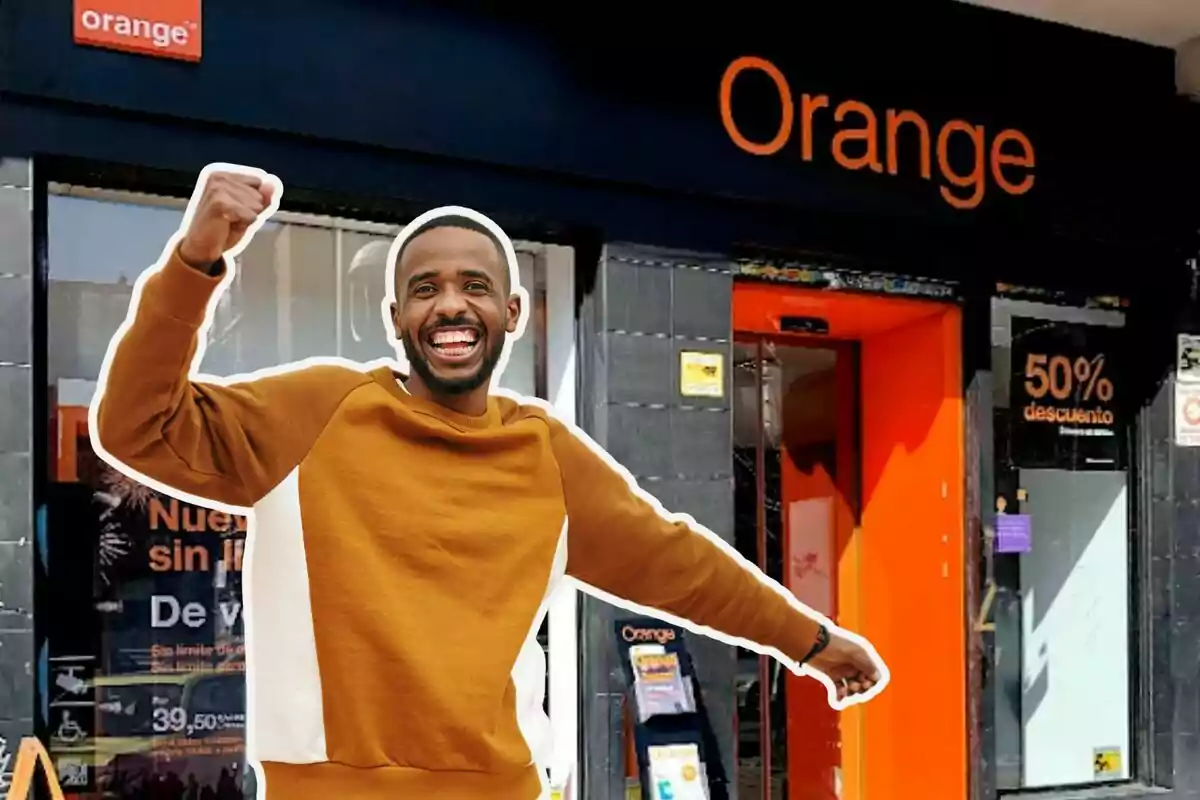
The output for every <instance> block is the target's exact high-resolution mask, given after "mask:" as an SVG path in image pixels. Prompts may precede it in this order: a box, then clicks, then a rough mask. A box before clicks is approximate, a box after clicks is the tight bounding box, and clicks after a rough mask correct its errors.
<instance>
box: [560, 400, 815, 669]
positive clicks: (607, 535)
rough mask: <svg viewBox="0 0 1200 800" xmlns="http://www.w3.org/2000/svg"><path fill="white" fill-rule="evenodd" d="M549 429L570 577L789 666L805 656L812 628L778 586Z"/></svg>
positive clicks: (624, 475) (570, 438) (580, 441)
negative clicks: (774, 655) (783, 659)
mask: <svg viewBox="0 0 1200 800" xmlns="http://www.w3.org/2000/svg"><path fill="white" fill-rule="evenodd" d="M552 428H553V433H552V441H553V446H554V452H555V457H556V459H557V461H558V463H559V469H560V471H561V473H562V479H563V489H564V494H565V495H566V504H567V574H568V575H570V576H571V577H573V578H575V579H576V580H578V581H581V582H582V583H585V584H587V585H589V586H591V587H593V588H596V589H599V590H601V591H603V592H605V593H607V594H610V595H614V596H615V597H617V598H620V599H624V600H629V601H632V602H634V603H637V604H638V605H642V606H647V607H649V608H653V609H655V610H657V611H660V612H666V613H667V614H670V615H672V616H675V617H678V618H681V619H685V620H688V621H690V622H693V623H696V624H699V625H703V626H705V627H707V628H709V629H712V630H715V631H717V632H719V633H723V634H725V635H727V636H734V637H738V638H741V639H747V640H749V641H751V642H754V643H756V644H758V645H760V646H764V647H773V648H775V649H777V650H779V651H780V652H781V653H783V655H785V656H787V657H789V658H791V659H794V660H797V661H799V660H800V659H802V658H804V657H805V656H807V655H808V653H809V651H810V650H811V648H812V646H813V645H814V644H815V643H816V638H817V631H818V628H819V623H818V622H817V621H816V620H815V619H814V618H813V617H811V616H809V615H807V614H806V613H805V612H804V611H803V610H802V609H803V608H804V607H803V606H802V605H801V604H800V603H799V601H797V600H795V599H794V598H792V596H791V594H790V593H789V592H788V591H787V590H786V589H785V588H783V587H782V586H781V585H779V584H778V583H776V582H775V581H770V580H768V579H767V578H766V577H765V576H764V575H763V574H762V572H761V571H759V570H758V569H757V568H756V567H754V566H753V565H752V564H750V563H749V562H747V561H745V560H743V559H741V558H740V557H739V556H737V554H736V551H734V550H733V549H732V547H730V548H729V549H726V548H724V547H722V546H720V545H718V544H717V543H716V542H714V541H713V540H712V539H710V538H709V537H708V536H706V535H705V534H703V533H700V532H699V531H698V530H694V529H693V528H692V527H691V526H689V525H688V524H686V523H684V522H681V521H672V520H671V519H670V518H669V516H668V515H667V512H665V511H663V510H662V508H661V506H659V505H658V504H657V503H656V502H654V501H653V500H652V499H651V498H650V497H649V496H648V495H645V494H643V493H641V492H640V491H638V490H637V489H636V488H635V486H636V484H635V483H634V480H633V478H632V477H631V476H629V474H628V472H626V471H625V470H624V469H623V468H620V467H619V466H617V465H616V462H615V461H612V460H611V459H610V458H608V457H607V456H605V455H602V452H603V451H601V450H600V447H599V445H596V444H595V443H594V442H592V441H591V440H590V439H588V438H587V437H586V436H585V435H583V434H577V433H575V432H574V431H572V430H570V429H569V428H568V427H567V426H565V425H562V424H561V423H558V422H556V421H555V422H553V423H552ZM593 448H595V449H593ZM610 462H611V463H610Z"/></svg>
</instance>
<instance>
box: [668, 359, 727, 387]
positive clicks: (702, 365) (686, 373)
mask: <svg viewBox="0 0 1200 800" xmlns="http://www.w3.org/2000/svg"><path fill="white" fill-rule="evenodd" d="M679 393H680V394H681V395H683V396H684V397H724V396H725V355H724V353H712V352H708V353H706V352H701V351H699V350H684V351H683V352H681V353H680V354H679Z"/></svg>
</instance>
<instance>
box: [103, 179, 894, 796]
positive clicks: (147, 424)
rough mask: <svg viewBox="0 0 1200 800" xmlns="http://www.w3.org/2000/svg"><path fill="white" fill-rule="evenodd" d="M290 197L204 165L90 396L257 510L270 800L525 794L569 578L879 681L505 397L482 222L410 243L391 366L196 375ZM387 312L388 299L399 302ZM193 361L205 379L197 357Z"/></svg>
mask: <svg viewBox="0 0 1200 800" xmlns="http://www.w3.org/2000/svg"><path fill="white" fill-rule="evenodd" d="M280 191H281V187H280V186H279V185H278V182H277V181H276V180H274V179H272V178H270V176H266V175H264V174H263V173H260V172H256V171H253V170H249V169H246V168H227V169H226V170H225V171H216V170H212V169H210V170H206V172H205V174H203V175H202V176H201V180H200V182H199V184H198V186H197V192H196V194H195V195H194V197H193V200H192V203H191V205H190V206H189V208H188V212H187V214H186V215H185V218H184V220H185V221H184V225H183V228H182V229H181V231H180V233H179V234H177V235H176V237H175V238H174V239H172V241H171V242H169V243H168V245H167V247H166V248H165V250H164V255H163V259H162V261H161V263H160V265H159V266H157V267H155V268H153V269H151V270H149V271H147V273H146V274H144V275H143V276H142V277H141V278H139V280H138V283H137V285H136V287H135V291H134V300H133V303H132V306H131V311H130V315H129V318H128V319H127V321H126V323H125V325H123V326H122V328H121V330H120V331H119V332H118V334H117V336H116V337H115V338H114V341H113V344H112V346H111V347H110V349H109V354H108V356H107V358H106V359H105V363H104V366H103V368H102V370H101V377H100V386H99V390H98V391H97V397H96V400H95V401H94V403H93V408H92V426H91V430H92V434H93V444H94V446H95V447H96V450H97V452H98V453H99V454H100V455H101V456H102V457H103V458H104V459H105V460H106V461H108V462H109V463H110V464H112V465H113V466H114V467H116V468H117V469H120V470H121V471H123V472H125V473H126V474H127V475H129V476H130V477H132V478H134V479H136V480H140V481H142V482H144V483H147V484H149V485H150V486H152V487H154V488H156V489H159V490H161V491H164V492H168V493H170V494H174V495H175V496H177V497H180V498H181V499H183V500H189V501H192V502H198V503H202V504H204V505H207V506H210V507H214V508H218V509H221V510H225V511H231V512H235V513H236V512H251V526H250V530H249V533H248V551H247V556H246V561H245V566H244V574H243V591H244V595H245V599H244V605H245V609H244V618H245V624H246V651H247V663H246V680H247V706H248V708H247V735H246V742H247V755H248V758H249V759H251V760H252V762H253V763H255V765H256V769H257V771H258V772H259V776H260V782H259V793H260V797H263V798H267V800H317V799H318V798H320V800H324V799H325V798H328V797H348V798H355V800H384V799H385V798H387V799H388V800H390V799H391V798H410V797H411V798H426V797H437V798H439V800H476V799H478V800H485V799H487V800H491V799H492V798H503V799H508V798H512V800H533V799H534V798H538V797H540V796H544V795H545V791H546V775H545V767H546V766H547V761H548V759H549V757H550V753H549V752H548V748H549V745H550V737H549V730H548V720H547V719H546V717H545V715H544V713H543V711H542V701H543V692H544V680H545V662H544V657H543V653H542V651H541V648H540V646H539V645H538V642H537V637H536V634H537V631H538V628H539V626H540V623H541V621H542V619H543V617H544V616H545V613H546V608H547V604H548V602H549V598H550V596H551V594H552V592H553V591H554V589H555V588H556V587H557V586H558V585H559V584H560V582H561V581H562V579H563V578H564V577H565V576H570V577H572V578H574V579H575V580H577V581H578V582H580V584H582V586H583V588H584V589H585V590H589V591H592V592H594V593H597V594H598V595H600V596H603V597H610V598H615V599H617V600H618V601H625V602H627V603H631V604H634V605H635V610H643V609H654V610H657V611H658V612H660V613H662V614H665V615H668V616H670V617H674V618H675V619H678V620H680V621H683V622H684V623H685V624H687V623H690V627H692V628H693V629H694V630H698V631H700V632H702V633H705V634H708V635H711V636H715V637H718V638H722V639H723V640H725V641H728V642H738V643H743V644H745V645H747V646H750V647H754V648H756V649H758V650H760V651H761V652H768V653H770V654H772V655H775V656H776V657H777V658H779V659H780V660H782V661H783V662H784V663H787V664H790V665H792V666H793V667H797V668H798V665H799V664H801V663H803V664H805V665H806V667H807V668H808V669H811V670H814V671H815V672H814V674H816V675H818V676H819V677H821V679H822V681H823V682H825V683H826V686H827V687H828V688H829V690H830V693H831V699H833V698H836V699H833V702H835V704H836V703H838V702H839V701H841V700H845V699H847V698H851V697H852V696H855V695H857V696H859V697H870V696H873V694H874V693H876V692H878V691H879V689H881V688H882V686H883V684H884V683H885V682H886V680H887V673H886V668H884V667H883V666H882V664H881V663H880V662H878V659H877V658H876V657H875V655H874V653H873V651H872V650H871V649H870V647H869V645H867V644H866V643H865V642H863V641H862V640H861V639H858V638H857V637H854V636H853V635H851V634H848V633H846V632H844V631H840V630H838V629H837V628H834V627H833V626H832V625H830V624H828V622H827V621H826V620H823V619H821V618H820V617H818V616H817V615H816V614H814V613H813V612H811V611H809V610H808V609H806V608H804V607H803V606H801V605H800V604H799V603H798V602H796V601H795V600H794V599H793V598H792V597H791V596H790V595H789V594H788V593H787V592H786V591H785V590H784V589H783V588H782V587H780V586H779V585H778V584H776V583H774V582H772V581H769V580H767V579H766V578H765V577H764V576H763V575H762V573H760V572H759V571H758V570H757V569H755V568H754V567H753V566H752V565H751V564H749V563H748V562H747V561H745V560H744V559H742V558H741V557H739V556H738V555H737V554H736V552H734V551H733V550H732V548H730V547H729V546H728V545H727V544H725V543H723V542H721V541H720V540H719V539H718V538H717V537H716V536H715V535H713V534H712V533H711V532H709V531H707V530H705V529H703V528H701V527H700V526H698V525H696V524H695V523H694V522H693V521H691V520H690V519H688V518H685V517H674V516H671V515H668V514H667V513H666V512H665V511H664V510H663V509H662V508H661V506H659V505H658V503H657V502H656V501H655V500H654V499H653V498H651V497H650V496H649V495H647V494H645V493H644V492H642V491H640V490H639V489H638V488H637V487H636V484H635V483H634V482H633V479H632V478H631V477H630V476H629V475H628V473H627V472H625V471H624V470H623V469H622V468H621V467H620V466H619V465H617V464H616V463H615V462H613V461H612V459H611V458H609V457H608V456H607V454H605V453H604V452H603V450H601V449H600V448H599V447H598V446H597V445H595V443H594V442H592V441H591V440H590V439H588V438H587V437H586V436H585V435H584V434H583V433H582V432H581V431H579V430H577V429H575V428H574V427H572V426H569V425H566V424H564V423H562V422H560V421H558V420H557V419H555V418H554V417H553V415H552V414H551V413H550V412H549V410H548V409H547V407H546V406H545V405H544V404H542V403H540V402H538V401H535V400H530V399H521V398H514V397H510V396H507V395H501V394H494V393H490V392H489V387H490V385H491V381H492V380H493V379H494V377H495V375H494V372H495V370H496V368H497V366H498V365H499V364H500V363H501V362H502V360H503V356H504V353H505V351H506V345H507V344H508V343H509V341H510V337H512V336H513V335H514V334H517V333H518V332H519V331H520V323H521V321H522V313H523V312H524V309H523V305H524V297H525V295H524V293H523V292H522V291H521V290H520V287H519V286H516V285H515V280H516V278H515V276H516V266H515V255H514V253H513V249H512V244H511V242H509V241H508V239H507V237H505V236H504V234H503V232H502V231H501V230H500V229H499V228H498V227H496V226H495V224H494V223H491V222H490V221H489V220H487V219H486V218H484V217H481V216H480V215H477V214H474V212H469V211H467V210H465V209H456V210H452V211H449V212H444V211H436V212H431V213H430V214H427V215H425V216H424V217H422V218H421V219H420V220H418V222H416V223H414V224H413V225H410V226H409V228H408V229H406V230H405V232H404V233H403V234H402V235H401V237H400V238H399V239H398V240H397V243H396V246H395V247H394V248H393V253H394V262H393V264H392V265H391V268H392V270H393V271H394V276H393V277H394V281H393V289H394V292H395V297H394V299H393V300H392V301H391V302H387V303H386V307H387V310H388V312H389V314H388V315H389V316H390V326H391V334H392V336H393V337H394V340H393V341H394V342H395V343H399V345H400V346H403V348H404V352H405V354H406V356H407V359H408V361H409V363H410V364H411V368H412V369H411V374H403V373H401V372H400V371H398V370H396V369H394V368H393V367H392V366H388V365H384V366H379V367H370V366H366V365H358V364H354V363H351V362H335V361H333V360H329V361H327V362H325V363H312V362H310V363H305V364H298V365H290V366H288V367H283V368H278V369H275V370H270V371H267V372H265V373H263V374H260V375H257V376H251V377H250V378H247V379H242V380H238V381H236V382H235V381H229V380H219V379H215V378H206V379H201V378H200V376H199V375H197V374H196V373H195V372H194V367H195V365H197V364H198V363H199V358H200V355H201V354H202V342H203V341H204V338H205V330H206V327H207V325H208V323H209V322H210V317H211V309H212V308H213V307H214V305H215V298H216V297H217V295H218V293H219V290H220V289H221V288H222V287H223V286H224V285H225V282H226V281H227V280H228V276H229V274H230V264H231V256H232V255H235V254H236V253H238V252H240V251H241V249H242V248H244V247H245V245H246V243H247V241H248V240H249V237H250V236H252V235H253V233H254V231H255V230H256V229H257V227H258V226H259V225H261V224H262V222H263V220H264V219H265V218H266V217H268V216H269V215H270V214H271V213H273V211H274V210H275V209H276V208H277V207H278V201H279V192H280ZM385 302H386V301H385ZM189 365H192V367H191V368H189Z"/></svg>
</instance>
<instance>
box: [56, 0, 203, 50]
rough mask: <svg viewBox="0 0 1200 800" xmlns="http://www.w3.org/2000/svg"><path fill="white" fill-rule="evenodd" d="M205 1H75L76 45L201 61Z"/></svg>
mask: <svg viewBox="0 0 1200 800" xmlns="http://www.w3.org/2000/svg"><path fill="white" fill-rule="evenodd" d="M200 3H201V0H75V42H76V43H77V44H87V45H92V46H94V47H104V48H107V49H109V50H124V51H126V52H129V53H141V54H142V55H148V56H157V57H158V58H176V59H180V60H183V61H199V60H200Z"/></svg>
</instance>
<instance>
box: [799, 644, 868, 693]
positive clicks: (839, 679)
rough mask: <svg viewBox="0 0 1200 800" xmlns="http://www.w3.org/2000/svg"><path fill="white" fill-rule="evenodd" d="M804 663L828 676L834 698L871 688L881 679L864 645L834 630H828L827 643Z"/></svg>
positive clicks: (866, 690)
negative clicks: (833, 690)
mask: <svg viewBox="0 0 1200 800" xmlns="http://www.w3.org/2000/svg"><path fill="white" fill-rule="evenodd" d="M805 666H807V667H811V668H812V669H814V670H816V671H817V672H820V673H822V674H824V675H827V676H829V679H830V680H832V681H833V685H834V687H835V688H836V689H837V698H838V700H845V699H846V698H847V697H849V696H851V695H857V694H863V693H865V692H868V691H870V690H871V688H872V687H874V686H875V685H876V684H877V683H879V681H881V680H882V679H883V675H882V672H881V670H880V668H879V667H880V665H879V663H878V662H876V660H875V659H874V658H873V657H872V656H871V654H870V653H869V652H868V651H867V649H866V648H865V647H863V646H862V645H860V644H859V643H858V642H856V641H854V640H853V639H850V638H849V637H847V636H845V635H844V634H842V633H839V632H838V631H835V630H831V631H829V644H828V645H826V646H825V649H824V650H822V651H821V652H819V653H817V654H816V655H815V656H813V657H812V658H811V659H809V660H808V661H807V662H806V663H805Z"/></svg>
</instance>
